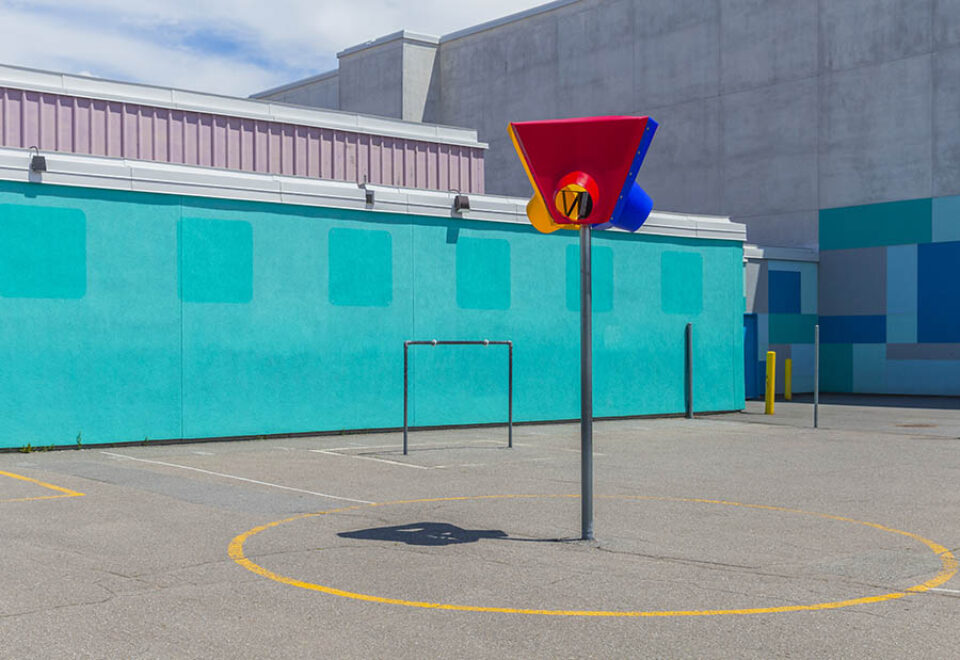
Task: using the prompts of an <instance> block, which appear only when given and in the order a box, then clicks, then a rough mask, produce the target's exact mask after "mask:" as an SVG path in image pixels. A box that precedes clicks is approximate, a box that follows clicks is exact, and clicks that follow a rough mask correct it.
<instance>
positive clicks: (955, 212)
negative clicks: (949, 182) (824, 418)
mask: <svg viewBox="0 0 960 660" xmlns="http://www.w3.org/2000/svg"><path fill="white" fill-rule="evenodd" d="M932 237H933V238H932V240H933V242H934V243H943V242H947V241H960V197H938V198H936V199H934V200H933V229H932Z"/></svg>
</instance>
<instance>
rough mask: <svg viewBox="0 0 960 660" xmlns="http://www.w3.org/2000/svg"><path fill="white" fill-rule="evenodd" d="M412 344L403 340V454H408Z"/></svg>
mask: <svg viewBox="0 0 960 660" xmlns="http://www.w3.org/2000/svg"><path fill="white" fill-rule="evenodd" d="M409 352H410V344H409V343H407V342H403V455H404V456H406V455H407V353H409Z"/></svg>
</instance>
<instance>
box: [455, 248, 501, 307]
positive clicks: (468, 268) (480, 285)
mask: <svg viewBox="0 0 960 660" xmlns="http://www.w3.org/2000/svg"><path fill="white" fill-rule="evenodd" d="M457 307H460V308H461V309H510V243H509V242H508V241H507V240H506V239H503V238H466V237H464V238H461V239H460V240H458V241H457Z"/></svg>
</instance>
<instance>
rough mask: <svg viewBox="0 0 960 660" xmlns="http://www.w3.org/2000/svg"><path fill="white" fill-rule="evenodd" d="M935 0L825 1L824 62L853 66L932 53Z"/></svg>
mask: <svg viewBox="0 0 960 660" xmlns="http://www.w3.org/2000/svg"><path fill="white" fill-rule="evenodd" d="M932 12H933V0H820V63H821V64H822V66H823V67H824V68H825V69H830V70H839V69H850V68H853V67H857V66H863V65H872V64H879V63H881V62H889V61H892V60H897V59H901V58H904V57H910V56H913V55H919V54H921V53H929V52H930V48H931V43H932Z"/></svg>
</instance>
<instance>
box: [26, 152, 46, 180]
mask: <svg viewBox="0 0 960 660" xmlns="http://www.w3.org/2000/svg"><path fill="white" fill-rule="evenodd" d="M30 148H31V149H33V150H34V151H35V152H36V153H35V154H34V155H33V158H31V159H30V171H31V172H36V173H38V174H39V173H40V172H46V171H47V159H46V158H44V157H43V156H41V155H40V149H38V148H37V147H30Z"/></svg>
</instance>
